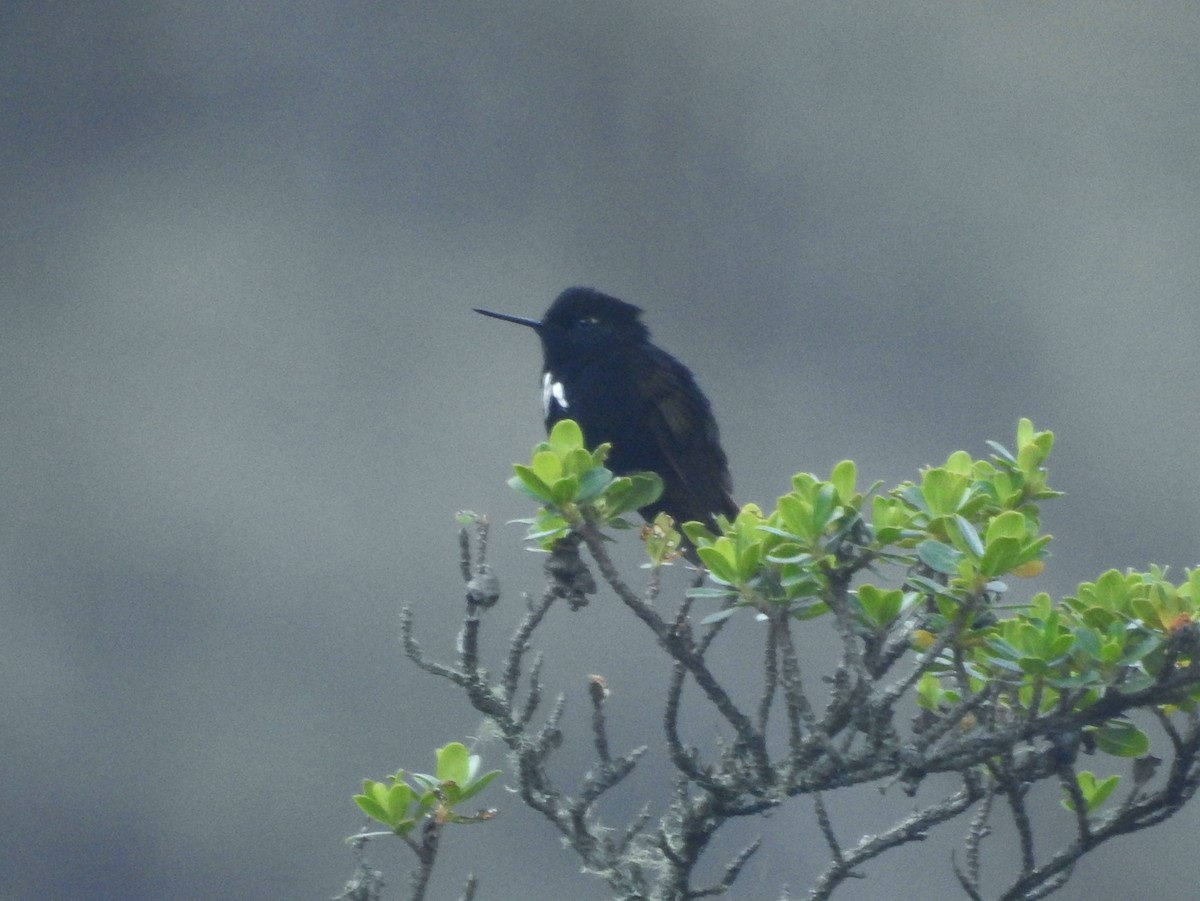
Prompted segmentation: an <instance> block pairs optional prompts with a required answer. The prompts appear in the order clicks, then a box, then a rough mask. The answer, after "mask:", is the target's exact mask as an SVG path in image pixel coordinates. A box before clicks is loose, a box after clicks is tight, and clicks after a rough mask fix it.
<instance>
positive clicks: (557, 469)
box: [530, 451, 563, 485]
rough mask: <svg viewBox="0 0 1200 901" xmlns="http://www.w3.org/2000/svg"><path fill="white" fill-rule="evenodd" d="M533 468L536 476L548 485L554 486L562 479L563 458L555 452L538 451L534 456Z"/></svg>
mask: <svg viewBox="0 0 1200 901" xmlns="http://www.w3.org/2000/svg"><path fill="white" fill-rule="evenodd" d="M532 464H533V465H532V466H531V467H530V468H531V469H532V470H533V473H534V475H536V476H537V477H538V478H539V479H541V480H542V482H543V483H545V484H546V485H553V484H554V483H555V482H556V481H558V480H559V479H560V478H562V474H563V461H562V458H561V457H560V456H559V455H558V454H556V453H554V452H553V451H538V452H537V453H536V454H534V455H533V460H532Z"/></svg>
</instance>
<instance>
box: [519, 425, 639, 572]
mask: <svg viewBox="0 0 1200 901" xmlns="http://www.w3.org/2000/svg"><path fill="white" fill-rule="evenodd" d="M609 450H610V446H609V445H607V444H602V445H600V446H599V447H598V448H596V449H595V450H594V451H589V450H588V449H587V448H586V447H585V446H584V443H583V432H582V431H580V428H579V426H578V425H577V424H576V423H575V421H574V420H571V419H563V420H560V421H558V422H557V423H555V424H554V428H553V429H552V430H551V431H550V436H549V438H548V439H547V440H546V441H543V442H542V443H541V444H539V445H538V446H537V447H535V448H534V449H533V457H532V458H531V460H530V462H529V465H528V466H524V465H522V464H520V463H518V464H516V465H514V466H513V470H514V471H515V472H516V475H515V476H513V478H511V479H509V480H508V484H509V485H510V486H511V487H512V488H513V490H515V491H518V492H520V493H521V494H524V495H525V496H526V497H529V498H531V499H532V500H534V501H536V502H537V503H539V504H541V505H542V508H541V509H540V510H539V511H538V513H537V516H536V517H535V518H534V519H532V520H527V522H528V523H529V533H528V535H527V536H526V537H528V538H529V539H530V540H531V541H537V542H538V543H539V545H540V546H541V547H542V548H544V549H549V548H550V547H552V546H553V545H554V542H556V541H558V540H559V539H560V538H563V537H565V536H566V535H567V533H568V532H570V531H571V529H572V528H573V527H576V526H578V525H580V524H581V523H582V522H583V520H584V517H585V516H587V517H590V518H591V520H592V521H594V522H595V523H597V524H598V525H601V526H612V527H615V528H629V527H630V524H629V522H627V521H626V520H624V519H623V518H622V517H623V516H624V514H627V513H631V512H633V511H635V510H637V509H639V508H641V507H644V506H646V505H647V504H650V503H653V502H654V501H655V500H657V499H658V496H659V495H660V494H662V480H661V479H660V478H659V477H658V476H657V475H655V474H654V473H640V474H636V475H632V476H614V475H613V474H612V472H611V471H610V470H608V469H606V468H605V466H604V461H605V460H606V459H608V453H609Z"/></svg>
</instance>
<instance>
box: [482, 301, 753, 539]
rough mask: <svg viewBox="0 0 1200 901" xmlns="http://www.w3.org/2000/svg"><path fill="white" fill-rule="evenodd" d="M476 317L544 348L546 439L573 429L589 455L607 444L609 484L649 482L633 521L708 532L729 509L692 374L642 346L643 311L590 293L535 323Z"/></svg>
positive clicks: (708, 418) (646, 339)
mask: <svg viewBox="0 0 1200 901" xmlns="http://www.w3.org/2000/svg"><path fill="white" fill-rule="evenodd" d="M475 312H477V313H482V314H483V315H484V316H491V317H492V318H494V319H503V320H504V321H506V322H516V323H518V324H520V325H526V326H529V327H530V328H532V329H533V330H534V331H536V332H537V333H538V337H539V338H541V340H542V356H543V359H544V363H543V366H542V412H543V414H544V416H545V420H546V429H547V431H549V429H550V428H551V427H552V426H553V425H554V423H556V422H558V421H559V420H560V419H567V418H570V419H574V420H575V421H576V422H577V423H579V427H580V429H582V431H583V438H584V442H585V443H586V444H587V446H588V447H596V446H597V445H599V444H603V443H605V442H608V443H610V444H611V445H612V452H611V453H610V455H609V458H608V467H609V468H610V469H611V470H612V471H613V472H614V473H616V474H617V475H623V474H627V473H633V472H654V473H657V474H658V476H659V477H660V478H661V479H662V482H663V493H662V496H661V497H659V499H658V500H657V501H655V502H654V503H653V504H650V505H648V506H646V507H643V508H642V509H641V510H640V511H639V512H640V513H641V514H642V516H644V517H645V518H646V519H647V520H653V519H654V517H655V516H656V515H657V514H658V513H659V512H660V511H665V512H666V513H668V514H669V515H670V516H671V517H673V518H674V520H675V522H676V523H677V524H679V523H684V522H689V521H691V520H698V521H700V522H702V523H705V524H706V525H709V526H713V525H714V523H715V517H716V516H717V515H724V516H727V517H729V518H730V519H732V518H733V517H734V516H736V515H737V505H736V504H734V502H733V498H731V497H730V491H731V490H732V480H731V479H730V477H729V464H728V461H727V459H726V457H725V451H724V450H722V449H721V440H720V434H719V432H718V429H717V421H716V420H715V419H714V418H713V414H712V407H711V405H710V404H709V402H708V398H707V397H705V396H704V392H702V391H701V390H700V387H699V386H698V385H697V384H696V379H695V377H693V375H692V373H691V371H690V370H689V369H688V368H687V367H686V366H684V365H683V364H682V363H680V362H679V361H678V360H676V359H675V358H674V357H673V356H671V355H670V354H669V353H667V352H666V351H665V350H662V349H661V348H658V347H655V346H654V345H653V344H652V343H650V331H649V329H647V328H646V326H645V325H644V324H643V323H642V321H641V320H640V319H639V318H638V317H639V316H640V315H641V312H642V311H641V309H640V308H638V307H635V306H634V305H633V304H631V303H626V302H625V301H623V300H618V299H617V298H615V297H610V296H609V295H607V294H602V293H601V292H599V291H596V290H595V289H593V288H567V290H565V291H563V292H562V294H560V295H558V298H557V299H556V300H555V301H554V303H552V304H551V305H550V309H548V310H547V311H546V315H545V316H543V317H542V319H541V321H538V320H536V319H525V318H524V317H521V316H510V315H508V314H507V313H494V312H492V311H491V310H481V309H478V308H476V310H475Z"/></svg>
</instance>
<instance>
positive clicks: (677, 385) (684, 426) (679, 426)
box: [637, 348, 737, 522]
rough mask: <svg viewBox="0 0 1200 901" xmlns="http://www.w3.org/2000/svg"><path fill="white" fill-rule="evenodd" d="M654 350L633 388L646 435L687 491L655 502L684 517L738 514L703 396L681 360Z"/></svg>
mask: <svg viewBox="0 0 1200 901" xmlns="http://www.w3.org/2000/svg"><path fill="white" fill-rule="evenodd" d="M653 350H654V351H655V353H654V354H652V355H651V356H650V358H649V359H648V360H647V363H646V366H645V368H644V369H643V370H642V372H641V373H639V376H640V377H639V378H638V379H637V386H638V391H639V393H640V394H641V396H642V399H643V401H644V402H645V404H646V410H647V421H648V423H649V428H650V432H651V435H652V436H653V438H654V440H655V442H656V443H657V444H658V446H659V448H660V450H661V451H662V456H663V457H664V458H665V459H666V461H667V464H668V465H669V466H670V468H671V470H672V471H673V472H674V474H675V475H676V476H677V477H678V480H679V483H680V484H681V485H682V486H683V488H684V490H685V491H686V493H687V496H686V497H678V498H668V497H666V496H664V497H663V498H662V500H661V501H660V505H661V506H663V507H664V508H673V509H675V510H680V511H687V512H686V517H687V518H689V519H697V520H700V521H701V522H710V521H711V519H712V518H713V517H714V516H716V515H717V514H724V515H725V516H728V517H731V518H732V517H733V516H735V515H737V505H736V504H735V503H734V502H733V498H732V497H731V496H730V492H731V491H732V490H733V482H732V479H731V478H730V476H729V467H728V463H727V460H726V457H725V452H724V451H723V450H722V449H721V441H720V435H719V432H718V429H717V422H716V420H715V419H714V418H713V414H712V410H711V408H710V407H709V405H708V401H707V400H706V399H705V397H704V395H703V394H702V393H701V392H700V389H699V388H698V387H697V386H696V381H695V379H694V378H693V376H692V373H691V372H690V371H689V370H688V368H687V367H686V366H684V365H683V364H682V363H680V362H679V361H678V360H676V359H675V358H674V357H672V356H671V355H670V354H668V353H667V352H666V351H662V350H659V349H658V348H653Z"/></svg>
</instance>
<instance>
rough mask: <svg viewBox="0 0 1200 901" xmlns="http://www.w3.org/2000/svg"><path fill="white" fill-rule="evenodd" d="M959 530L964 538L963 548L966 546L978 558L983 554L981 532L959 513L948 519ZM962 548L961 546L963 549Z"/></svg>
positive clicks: (959, 534) (959, 533)
mask: <svg viewBox="0 0 1200 901" xmlns="http://www.w3.org/2000/svg"><path fill="white" fill-rule="evenodd" d="M948 523H950V524H951V525H952V526H953V527H954V528H955V529H956V530H957V532H958V536H959V538H960V539H961V540H962V545H963V548H965V549H966V550H967V551H968V552H969V553H970V554H971V556H973V557H974V558H975V559H976V560H978V559H979V558H980V557H982V556H983V542H982V541H980V539H979V532H978V531H976V529H975V527H974V526H973V525H971V523H970V522H968V521H967V520H966V519H965V518H964V517H962V516H961V515H959V514H957V513H956V514H954V516H953V517H952V518H951V519H949V520H948ZM961 549H962V548H960V550H961Z"/></svg>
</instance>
